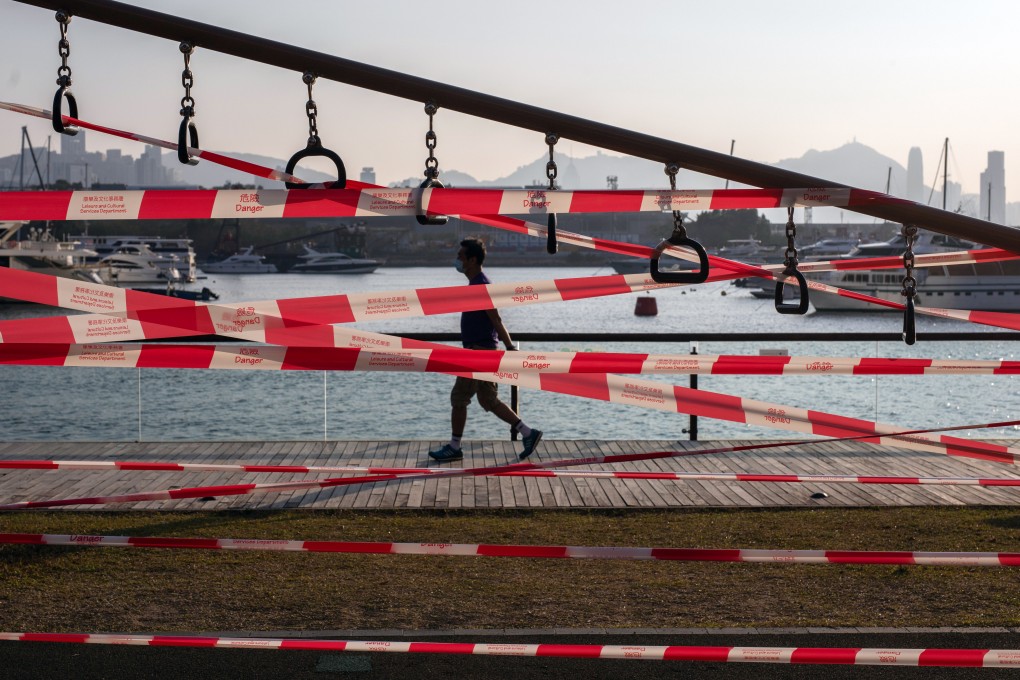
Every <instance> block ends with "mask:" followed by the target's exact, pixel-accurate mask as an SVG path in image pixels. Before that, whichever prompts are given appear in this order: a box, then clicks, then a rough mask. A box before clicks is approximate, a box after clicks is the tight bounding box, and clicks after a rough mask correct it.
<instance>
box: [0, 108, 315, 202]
mask: <svg viewBox="0 0 1020 680" xmlns="http://www.w3.org/2000/svg"><path fill="white" fill-rule="evenodd" d="M0 109H6V110H7V111H13V112H15V113H23V114H25V115H29V116H35V117H36V118H45V119H46V120H51V119H52V117H53V114H52V113H51V112H50V111H47V110H46V109H40V108H36V107H34V106H26V105H24V104H14V103H11V102H0ZM60 119H61V121H62V122H63V124H64V125H74V126H76V127H80V128H85V129H86V130H94V131H96V132H102V133H105V134H108V135H112V136H114V137H120V138H122V139H130V140H132V141H135V142H141V143H143V144H149V145H151V146H158V147H161V148H164V149H171V150H173V151H176V150H177V145H176V144H174V143H173V142H167V141H164V140H162V139H156V138H154V137H146V136H145V135H139V134H136V133H134V132H125V131H124V130H117V129H115V128H109V127H105V126H102V125H96V124H95V123H90V122H88V121H85V120H81V119H80V118H72V117H71V116H65V115H61V116H60ZM188 154H189V155H191V156H194V157H195V158H201V159H203V160H207V161H209V162H210V163H215V164H217V165H222V166H224V167H227V168H231V169H233V170H239V171H240V172H243V173H245V174H248V175H255V176H256V177H263V178H265V179H270V180H274V181H277V182H292V183H295V184H307V182H305V181H304V180H303V179H300V178H298V177H295V176H294V175H289V174H287V173H286V172H283V171H281V170H273V169H272V168H267V167H265V166H262V165H258V164H256V163H249V162H247V161H243V160H241V159H239V158H232V157H230V156H224V155H223V154H218V153H214V152H212V151H203V150H201V149H195V148H192V147H190V146H189V147H188ZM313 186H314V185H313Z"/></svg>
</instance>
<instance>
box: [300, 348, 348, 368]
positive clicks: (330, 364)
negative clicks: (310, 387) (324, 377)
mask: <svg viewBox="0 0 1020 680" xmlns="http://www.w3.org/2000/svg"><path fill="white" fill-rule="evenodd" d="M360 353H361V350H360V349H357V348H349V347H288V348H287V353H286V355H285V356H284V359H283V369H284V370H291V371H294V370H316V371H327V370H333V371H353V370H354V367H355V366H356V365H357V363H358V355H359V354H360Z"/></svg>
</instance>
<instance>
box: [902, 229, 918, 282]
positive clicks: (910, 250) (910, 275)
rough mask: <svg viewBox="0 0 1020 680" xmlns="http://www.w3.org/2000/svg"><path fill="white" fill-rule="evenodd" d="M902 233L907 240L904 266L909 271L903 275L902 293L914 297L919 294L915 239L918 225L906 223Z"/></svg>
mask: <svg viewBox="0 0 1020 680" xmlns="http://www.w3.org/2000/svg"><path fill="white" fill-rule="evenodd" d="M901 233H902V234H903V238H905V239H906V241H907V249H906V251H904V253H903V268H904V269H906V270H907V271H906V275H905V276H904V277H903V288H902V290H900V295H902V296H903V297H905V298H908V299H912V298H913V297H914V296H915V295H916V294H917V279H915V278H914V241H916V240H917V227H916V226H914V225H913V224H904V225H903V228H902V229H901Z"/></svg>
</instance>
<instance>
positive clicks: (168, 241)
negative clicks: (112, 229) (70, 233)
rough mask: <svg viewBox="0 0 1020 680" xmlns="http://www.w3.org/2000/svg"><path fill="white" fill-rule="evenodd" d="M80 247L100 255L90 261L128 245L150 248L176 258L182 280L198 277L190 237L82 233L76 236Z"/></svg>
mask: <svg viewBox="0 0 1020 680" xmlns="http://www.w3.org/2000/svg"><path fill="white" fill-rule="evenodd" d="M75 241H77V242H78V243H80V244H81V246H80V247H82V248H88V249H90V250H94V251H95V252H96V253H97V254H98V255H97V256H96V257H95V258H90V260H89V261H90V262H98V261H99V260H101V259H102V258H104V257H106V256H108V255H113V254H116V253H118V251H121V250H123V249H124V248H127V247H141V246H144V247H145V248H148V249H149V251H150V252H152V253H154V254H155V255H157V256H163V257H165V258H167V259H171V258H176V259H175V260H174V262H175V266H176V267H177V271H178V273H179V274H180V280H181V281H185V282H187V283H192V282H193V281H195V279H196V278H198V266H197V265H196V264H195V249H194V248H193V247H192V245H191V239H188V238H164V237H162V236H90V235H88V234H82V235H80V236H76V237H75Z"/></svg>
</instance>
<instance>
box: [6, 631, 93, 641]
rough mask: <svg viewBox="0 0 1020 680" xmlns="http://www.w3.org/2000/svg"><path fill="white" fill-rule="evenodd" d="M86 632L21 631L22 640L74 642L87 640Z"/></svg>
mask: <svg viewBox="0 0 1020 680" xmlns="http://www.w3.org/2000/svg"><path fill="white" fill-rule="evenodd" d="M89 637H91V636H90V635H88V634H87V633H22V634H21V639H22V641H24V642H74V643H77V644H82V643H85V642H88V641H89Z"/></svg>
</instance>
